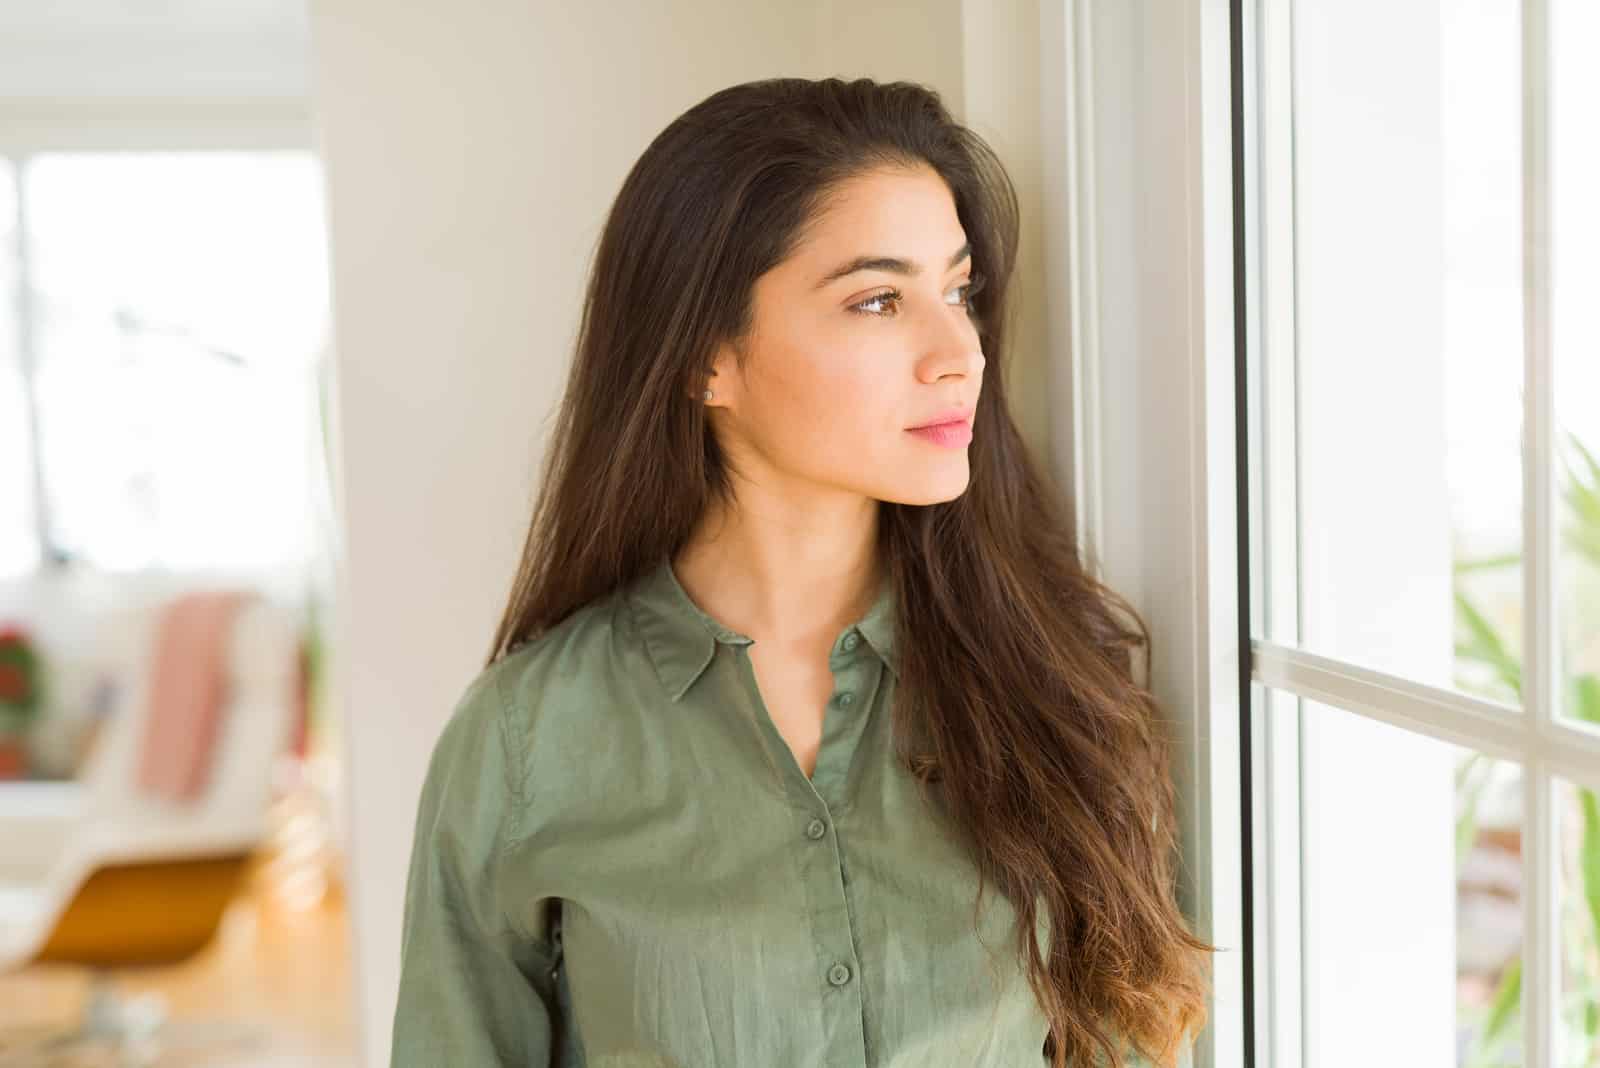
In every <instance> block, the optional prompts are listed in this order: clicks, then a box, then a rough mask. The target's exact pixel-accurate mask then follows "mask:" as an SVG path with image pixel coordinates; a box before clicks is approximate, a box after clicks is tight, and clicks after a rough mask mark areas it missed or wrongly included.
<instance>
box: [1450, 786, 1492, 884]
mask: <svg viewBox="0 0 1600 1068" xmlns="http://www.w3.org/2000/svg"><path fill="white" fill-rule="evenodd" d="M1489 778H1490V776H1489V772H1488V770H1487V769H1485V771H1484V773H1483V774H1482V775H1480V776H1478V781H1477V782H1475V783H1473V784H1472V785H1471V787H1469V788H1468V790H1467V794H1466V797H1465V798H1463V799H1462V802H1461V815H1460V816H1457V817H1456V867H1457V868H1459V867H1460V866H1461V863H1462V862H1463V861H1464V860H1466V859H1467V853H1469V852H1470V851H1471V850H1472V843H1473V841H1474V839H1476V838H1477V837H1478V802H1479V800H1480V799H1481V798H1482V797H1483V791H1484V789H1485V788H1486V787H1487V786H1488V785H1489Z"/></svg>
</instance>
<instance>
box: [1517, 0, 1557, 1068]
mask: <svg viewBox="0 0 1600 1068" xmlns="http://www.w3.org/2000/svg"><path fill="white" fill-rule="evenodd" d="M1549 57H1550V13H1549V7H1548V3H1547V0H1524V2H1523V4H1522V83H1523V84H1522V101H1523V103H1522V283H1523V345H1524V353H1523V357H1524V362H1523V374H1524V386H1523V420H1522V425H1523V429H1522V439H1523V449H1522V462H1523V487H1522V499H1523V509H1522V522H1523V545H1524V550H1523V573H1522V574H1523V591H1524V593H1523V598H1524V608H1523V642H1522V644H1523V675H1522V699H1523V708H1524V710H1525V711H1526V714H1527V717H1528V724H1529V726H1530V728H1531V729H1532V730H1533V732H1534V733H1535V735H1536V737H1537V738H1538V739H1539V741H1540V742H1541V743H1546V742H1553V741H1554V740H1555V738H1556V731H1555V729H1554V719H1555V716H1556V714H1557V710H1558V708H1559V705H1560V698H1561V688H1560V682H1559V680H1560V675H1561V670H1560V664H1559V663H1558V657H1557V642H1556V635H1557V633H1558V630H1557V627H1558V623H1559V621H1558V618H1557V610H1556V599H1555V596H1554V591H1555V582H1554V577H1553V569H1554V567H1555V564H1556V538H1555V534H1556V531H1555V526H1556V524H1555V522H1554V513H1555V509H1554V498H1553V494H1554V487H1555V480H1554V478H1552V472H1551V452H1552V443H1553V438H1554V429H1555V426H1554V398H1555V394H1554V386H1553V383H1552V363H1553V361H1552V358H1551V355H1552V354H1551V317H1550V307H1551V286H1550V281H1551V278H1550V234H1551V231H1550V62H1549ZM1530 748H1531V749H1532V751H1533V755H1532V759H1530V760H1529V761H1528V765H1527V768H1526V771H1525V775H1524V780H1523V781H1524V811H1525V813H1526V816H1525V821H1524V825H1523V833H1524V834H1526V835H1527V836H1528V841H1527V842H1525V843H1524V848H1523V850H1522V863H1523V888H1524V892H1523V930H1524V931H1525V932H1526V933H1525V935H1524V937H1523V976H1524V982H1523V988H1522V989H1523V997H1522V1008H1523V1013H1524V1016H1523V1024H1524V1063H1526V1064H1528V1065H1530V1066H1532V1068H1540V1066H1545V1065H1549V1066H1552V1068H1553V1066H1554V1065H1555V1064H1556V1062H1557V1052H1558V1051H1557V1048H1556V1042H1557V1040H1558V1034H1559V1024H1560V1021H1559V999H1558V994H1559V991H1560V982H1561V979H1560V965H1561V952H1560V946H1559V944H1558V938H1559V931H1558V929H1557V924H1556V906H1557V902H1556V895H1557V891H1558V887H1559V879H1558V871H1559V868H1558V856H1559V851H1558V848H1557V835H1556V828H1555V826H1554V824H1555V818H1556V809H1555V804H1554V801H1555V791H1554V783H1553V781H1552V777H1551V768H1550V765H1549V764H1548V763H1547V762H1546V761H1545V760H1542V759H1540V757H1539V753H1540V752H1541V751H1548V750H1549V748H1550V747H1549V746H1548V745H1545V744H1536V745H1534V746H1532V747H1530Z"/></svg>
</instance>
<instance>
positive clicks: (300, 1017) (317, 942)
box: [0, 852, 358, 1068]
mask: <svg viewBox="0 0 1600 1068" xmlns="http://www.w3.org/2000/svg"><path fill="white" fill-rule="evenodd" d="M246 886H247V892H246V893H245V894H244V895H242V896H241V897H239V898H238V899H236V900H235V901H234V902H233V904H232V905H230V906H229V908H228V911H227V913H226V914H225V916H224V919H223V923H222V926H221V928H220V930H219V931H218V934H217V936H216V938H215V939H213V941H212V942H211V943H210V944H209V945H208V946H207V947H206V948H205V949H204V950H203V951H202V952H201V953H200V954H199V955H198V956H196V957H194V958H192V959H191V960H189V961H187V962H185V963H183V964H181V965H177V966H174V967H169V968H162V969H119V970H118V971H117V972H116V973H115V975H114V976H113V977H112V978H113V980H114V982H115V983H116V989H117V990H118V991H119V992H121V993H126V994H128V995H130V996H138V995H141V994H148V993H151V992H154V993H155V994H157V995H159V996H160V997H162V998H163V999H164V1000H165V1004H166V1006H167V1016H168V1019H169V1021H170V1023H169V1026H171V1027H173V1028H183V1027H188V1026H191V1025H199V1026H213V1025H217V1024H240V1025H243V1026H244V1027H245V1028H246V1029H249V1030H250V1031H252V1032H253V1033H254V1034H255V1035H256V1036H258V1037H257V1038H256V1039H255V1040H253V1041H250V1042H248V1043H237V1042H226V1043H224V1044H215V1043H213V1044H212V1045H210V1046H209V1047H197V1048H190V1047H187V1046H184V1045H182V1044H181V1043H180V1042H179V1041H178V1039H179V1037H180V1036H178V1035H174V1036H173V1041H171V1042H170V1043H168V1044H167V1046H166V1047H165V1049H164V1050H162V1051H159V1055H158V1056H157V1057H156V1058H155V1059H154V1060H153V1061H152V1064H153V1065H155V1066H158V1068H179V1066H184V1068H187V1066H196V1068H198V1066H201V1065H206V1066H216V1068H356V1065H357V1063H358V1061H357V1056H356V1052H355V1051H356V1040H355V1026H354V1009H353V999H352V993H353V992H352V991H351V989H350V983H351V975H352V971H351V968H350V966H349V959H350V948H349V939H348V931H347V925H346V919H345V907H344V894H343V893H342V891H341V889H340V886H339V884H338V882H337V881H335V880H330V879H324V878H322V873H321V869H320V868H317V869H308V868H307V866H306V865H305V864H304V863H301V864H300V865H299V866H298V867H291V866H288V865H286V864H285V863H284V858H283V857H282V856H281V855H277V854H272V853H266V852H263V853H261V854H258V855H257V856H256V857H255V858H254V859H252V861H251V865H250V869H249V874H248V876H247V879H246ZM87 979H88V976H87V973H86V972H85V971H84V970H83V969H79V968H74V967H69V966H65V965H38V966H35V967H32V968H29V969H24V970H22V971H20V972H14V973H11V974H0V1065H4V1066H5V1068H12V1065H13V1063H16V1062H15V1060H14V1058H13V1059H8V1058H7V1054H8V1052H11V1053H15V1051H16V1050H17V1049H18V1048H19V1047H20V1046H21V1045H22V1044H23V1043H24V1042H25V1041H26V1040H29V1039H34V1038H37V1037H39V1036H42V1035H43V1034H45V1033H48V1032H51V1031H56V1030H59V1029H61V1028H64V1027H68V1026H70V1025H71V1024H73V1023H74V1022H75V1020H76V1015H77V1014H78V1013H79V1012H81V1011H82V1009H83V1005H84V995H85V992H86V990H87ZM104 1046H105V1044H104V1043H95V1044H88V1045H85V1046H82V1047H81V1048H79V1049H78V1050H75V1051H71V1052H64V1053H59V1054H55V1055H53V1056H50V1057H45V1056H36V1057H30V1058H29V1059H26V1060H24V1061H22V1062H21V1063H23V1064H27V1065H28V1066H29V1068H34V1066H38V1068H45V1066H52V1068H54V1066H59V1068H79V1066H83V1068H90V1066H94V1068H99V1066H102V1065H103V1066H106V1068H112V1066H115V1065H117V1063H118V1062H117V1060H116V1058H115V1057H114V1056H113V1055H112V1053H111V1051H110V1050H108V1049H106V1048H104Z"/></svg>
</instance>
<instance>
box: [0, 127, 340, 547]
mask: <svg viewBox="0 0 1600 1068" xmlns="http://www.w3.org/2000/svg"><path fill="white" fill-rule="evenodd" d="M0 174H3V177H0V237H3V239H4V244H5V249H6V252H7V255H6V256H5V257H4V263H3V267H0V270H3V271H4V281H5V282H6V286H5V289H6V299H8V300H11V301H12V302H13V305H12V308H11V309H10V310H11V312H12V314H11V315H9V316H6V317H5V318H6V320H7V321H10V322H14V323H16V324H17V328H16V329H14V330H11V331H7V332H6V334H7V336H5V337H3V338H0V360H3V361H4V362H3V371H4V373H3V375H0V427H3V428H4V430H3V434H4V439H3V440H0V492H3V493H4V494H5V496H6V499H7V500H10V501H12V502H18V501H20V502H21V506H20V507H15V506H14V507H11V508H8V509H7V510H6V511H5V513H4V514H5V517H6V518H5V524H6V525H5V527H4V528H3V529H0V569H3V570H4V572H5V573H11V574H15V573H20V572H22V571H25V570H28V569H30V568H32V567H34V566H36V565H37V563H38V562H39V561H40V560H41V559H42V558H44V557H45V556H47V555H56V556H61V555H65V556H68V557H72V558H75V559H78V560H81V561H83V562H85V563H87V564H90V565H93V566H95V567H97V568H100V569H105V570H135V569H140V568H146V567H165V568H173V569H196V570H228V571H278V570H283V569H293V568H295V567H296V566H298V565H299V564H301V563H303V562H304V561H306V560H308V559H310V558H311V557H312V556H313V554H314V549H315V542H316V540H317V539H318V537H319V536H320V533H321V527H320V523H321V520H320V519H319V518H318V502H317V501H316V500H315V498H314V495H313V493H312V492H310V491H308V487H317V486H321V485H324V484H325V482H326V479H325V476H324V475H323V473H322V471H321V470H320V465H322V464H323V463H324V460H323V455H324V452H323V449H322V445H321V441H322V431H321V420H322V416H321V414H320V413H321V411H322V407H321V404H322V402H321V400H320V392H319V386H318V383H319V382H320V381H321V375H320V373H319V367H320V363H321V360H322V358H323V350H324V346H325V344H326V338H327V329H328V311H327V292H328V286H327V277H326V275H327V268H326V252H325V239H324V232H323V208H322V202H321V174H320V164H319V162H318V160H317V159H316V157H315V156H314V155H313V154H312V153H309V152H305V151H241V152H219V151H182V152H160V153H143V152H115V153H39V154H36V155H29V156H26V157H23V158H21V159H16V160H7V161H5V167H4V170H3V172H0Z"/></svg>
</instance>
